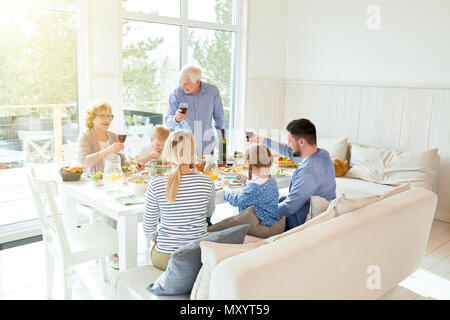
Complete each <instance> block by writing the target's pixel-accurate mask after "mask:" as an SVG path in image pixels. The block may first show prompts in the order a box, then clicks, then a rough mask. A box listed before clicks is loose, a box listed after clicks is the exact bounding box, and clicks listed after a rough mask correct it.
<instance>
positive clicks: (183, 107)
mask: <svg viewBox="0 0 450 320" xmlns="http://www.w3.org/2000/svg"><path fill="white" fill-rule="evenodd" d="M180 109H181V113H182V114H186V112H187V109H188V104H187V103H186V102H181V103H180ZM182 123H183V124H184V120H183V121H182Z"/></svg>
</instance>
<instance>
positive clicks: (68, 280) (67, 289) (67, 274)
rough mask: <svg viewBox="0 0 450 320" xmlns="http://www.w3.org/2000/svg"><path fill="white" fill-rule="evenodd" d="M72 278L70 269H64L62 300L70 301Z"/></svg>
mask: <svg viewBox="0 0 450 320" xmlns="http://www.w3.org/2000/svg"><path fill="white" fill-rule="evenodd" d="M72 277H73V270H72V268H71V267H65V268H64V299H65V300H72Z"/></svg>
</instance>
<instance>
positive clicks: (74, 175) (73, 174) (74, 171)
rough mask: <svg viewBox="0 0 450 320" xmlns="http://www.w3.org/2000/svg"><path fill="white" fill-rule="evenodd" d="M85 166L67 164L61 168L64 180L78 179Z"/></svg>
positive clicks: (60, 171) (60, 172)
mask: <svg viewBox="0 0 450 320" xmlns="http://www.w3.org/2000/svg"><path fill="white" fill-rule="evenodd" d="M83 169H84V168H83V167H72V166H66V167H62V168H61V169H60V170H59V174H60V175H61V177H62V180H63V181H78V180H80V177H81V174H82V173H83Z"/></svg>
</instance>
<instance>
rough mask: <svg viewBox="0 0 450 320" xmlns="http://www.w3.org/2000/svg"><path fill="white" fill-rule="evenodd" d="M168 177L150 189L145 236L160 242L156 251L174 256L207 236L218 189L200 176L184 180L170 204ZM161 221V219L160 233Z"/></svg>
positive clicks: (208, 179)
mask: <svg viewBox="0 0 450 320" xmlns="http://www.w3.org/2000/svg"><path fill="white" fill-rule="evenodd" d="M166 188H167V176H165V175H164V176H160V177H156V178H154V179H153V180H152V181H151V182H150V184H149V186H148V189H147V194H146V196H145V210H144V224H143V225H144V233H145V235H146V236H147V237H148V238H154V237H155V236H156V235H157V239H156V249H157V250H158V251H159V252H163V253H173V252H174V251H175V250H176V249H178V248H179V247H180V246H182V245H184V244H186V243H188V242H190V241H192V240H195V239H198V238H201V237H203V236H205V235H207V234H208V233H207V228H208V224H207V222H206V217H207V216H208V217H210V216H211V215H212V213H213V212H214V209H215V200H216V189H215V186H214V182H213V181H212V180H211V178H210V177H208V176H205V175H203V174H200V173H193V174H185V175H182V176H181V181H180V186H179V188H178V192H177V196H176V199H175V202H174V203H169V202H167V200H166ZM158 217H160V223H159V230H157V227H158Z"/></svg>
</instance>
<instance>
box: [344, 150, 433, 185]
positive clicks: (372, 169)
mask: <svg viewBox="0 0 450 320" xmlns="http://www.w3.org/2000/svg"><path fill="white" fill-rule="evenodd" d="M350 153H351V156H350V170H349V171H348V172H347V173H346V176H347V177H351V178H357V179H362V180H365V181H369V182H376V183H381V184H388V185H393V186H399V185H402V184H405V183H411V185H412V186H420V187H424V188H427V189H429V190H431V189H432V188H433V183H434V178H435V174H436V167H437V164H438V155H437V149H431V150H428V151H411V150H400V149H387V148H374V147H368V146H362V145H359V144H355V143H352V144H351V152H350Z"/></svg>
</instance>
